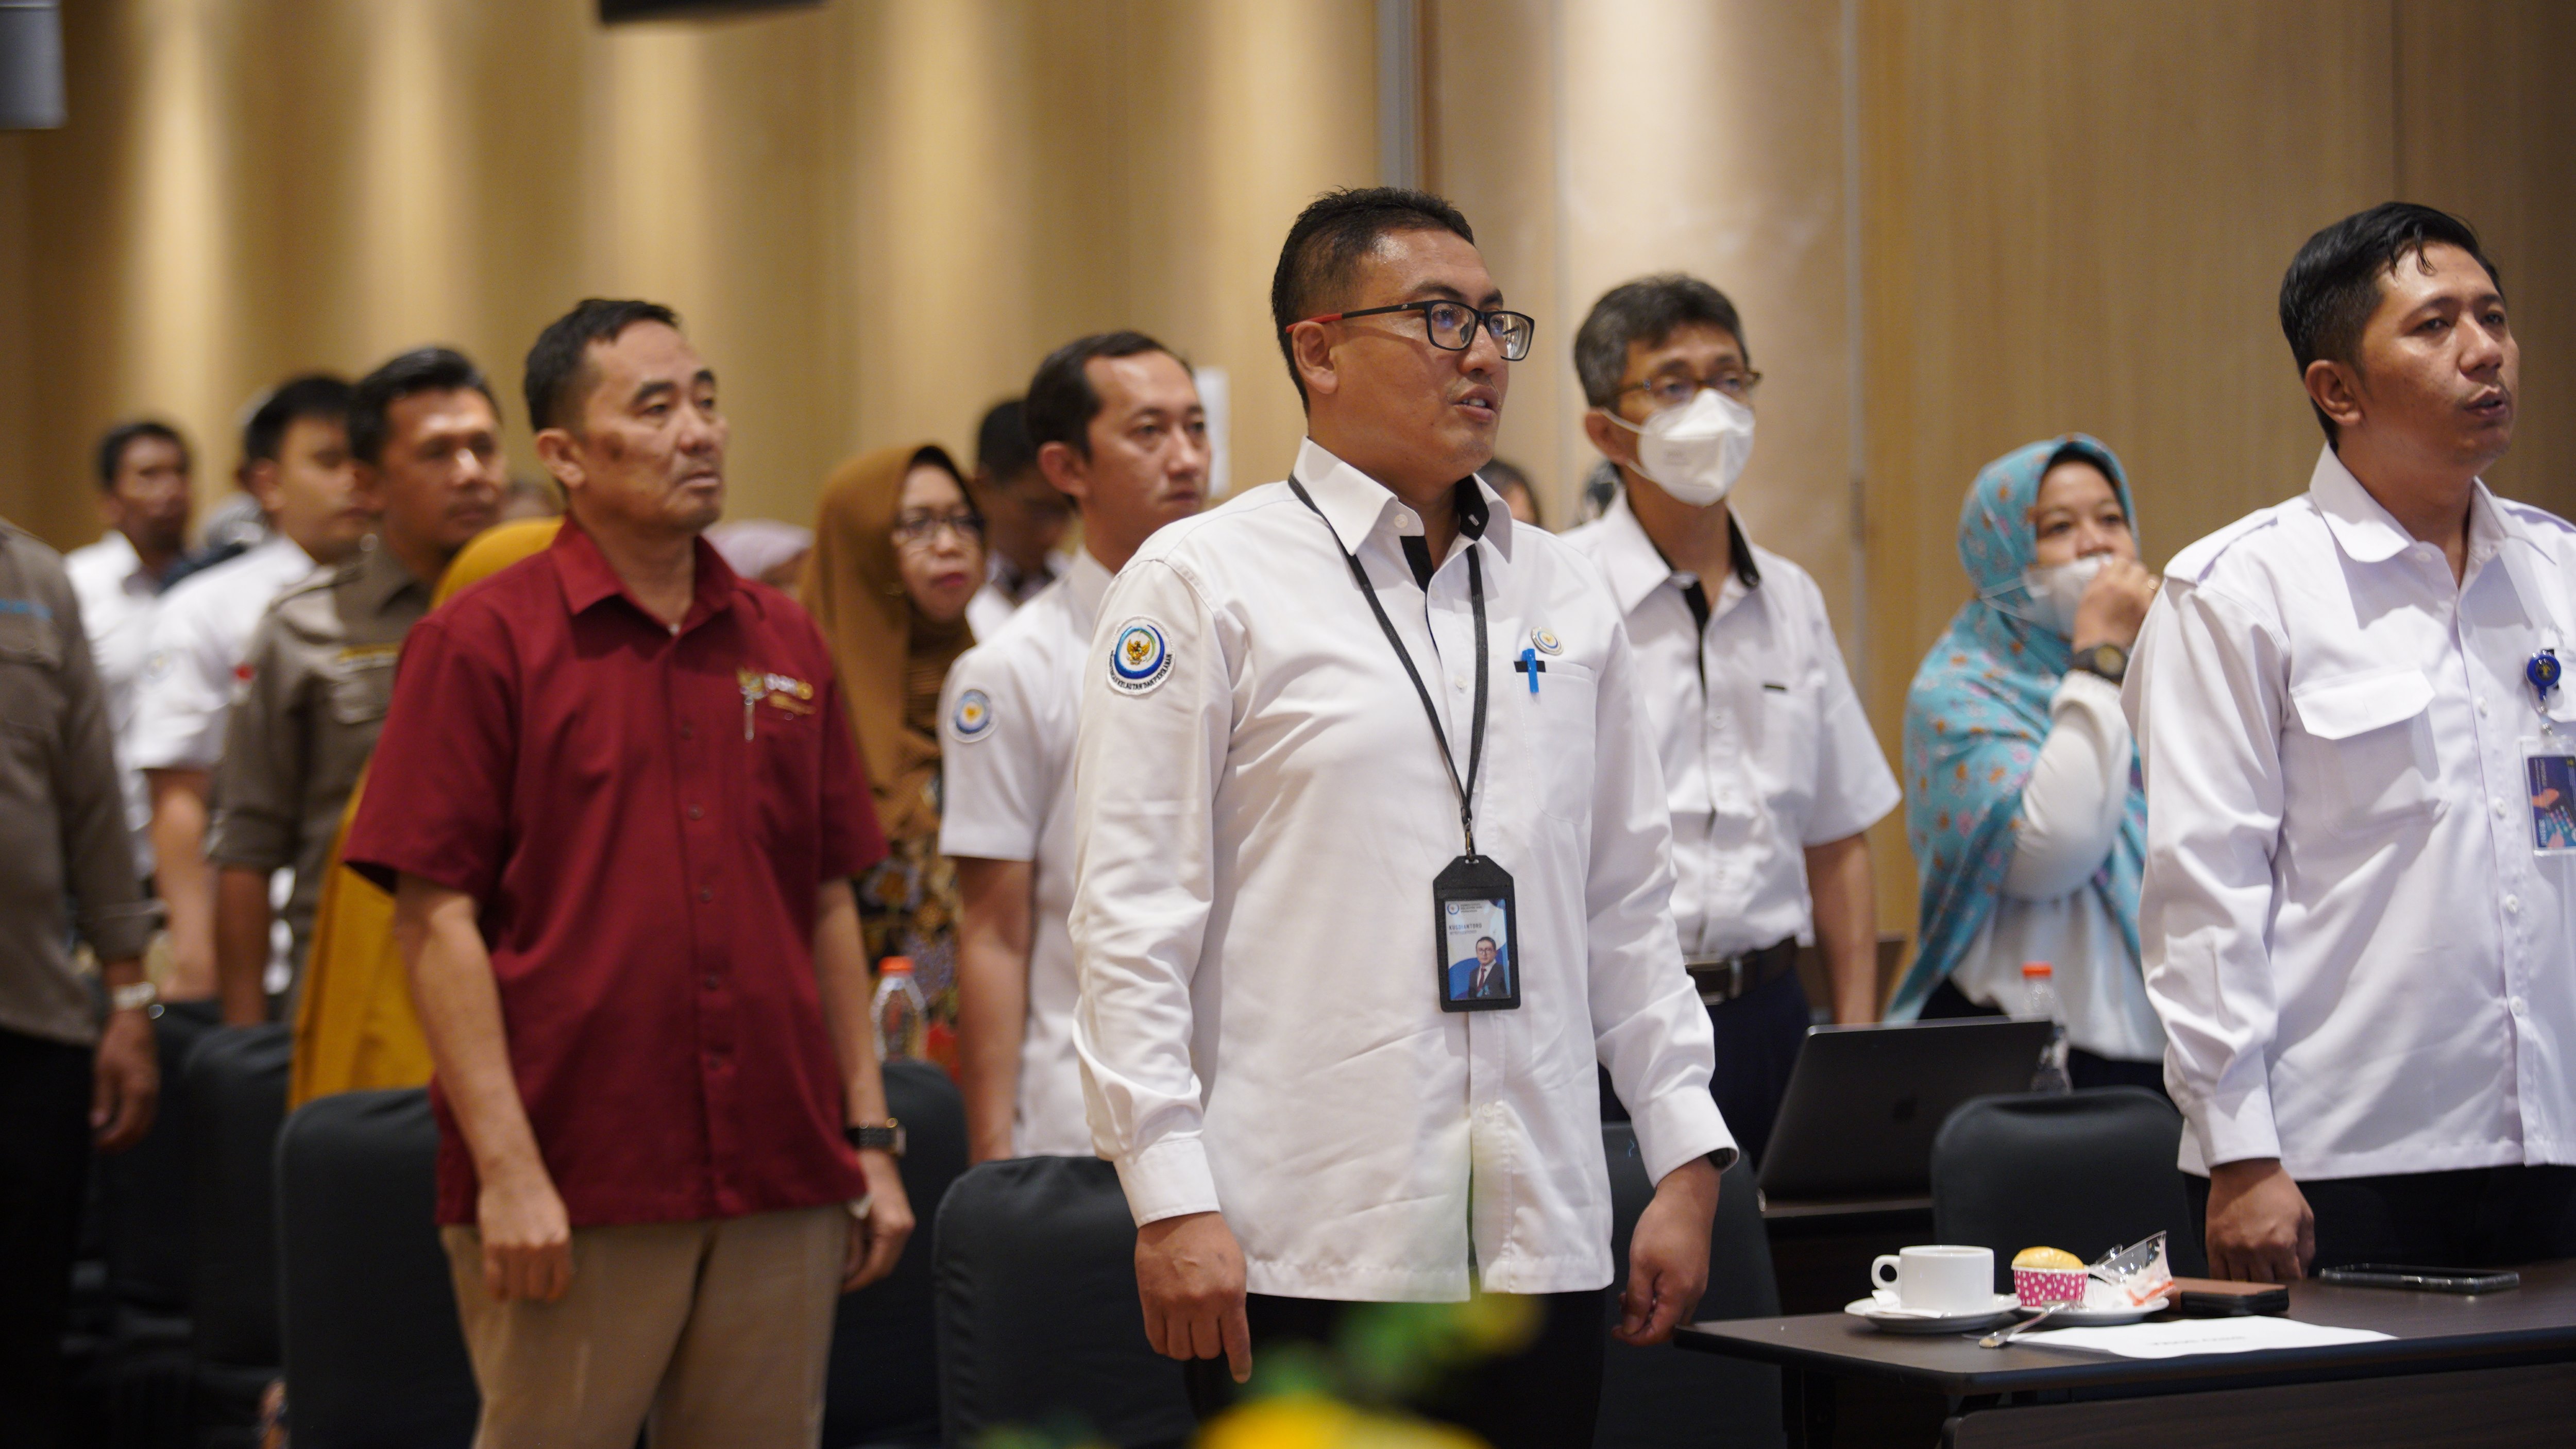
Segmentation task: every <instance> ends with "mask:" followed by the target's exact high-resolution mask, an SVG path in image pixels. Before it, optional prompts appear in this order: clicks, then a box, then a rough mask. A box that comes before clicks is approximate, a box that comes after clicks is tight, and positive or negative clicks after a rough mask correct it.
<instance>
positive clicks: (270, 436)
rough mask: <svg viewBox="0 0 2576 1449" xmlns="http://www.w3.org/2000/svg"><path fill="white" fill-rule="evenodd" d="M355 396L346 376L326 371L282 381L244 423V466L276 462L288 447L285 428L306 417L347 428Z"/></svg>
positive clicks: (354, 390)
mask: <svg viewBox="0 0 2576 1449" xmlns="http://www.w3.org/2000/svg"><path fill="white" fill-rule="evenodd" d="M355 395H356V389H354V388H352V387H350V386H349V384H348V381H347V379H345V378H338V377H334V376H332V375H331V374H329V373H327V372H308V373H306V374H304V375H303V376H301V377H290V378H288V379H287V380H286V381H284V382H281V383H279V384H278V385H277V386H276V387H275V388H273V389H271V390H270V392H269V394H268V396H266V397H264V398H261V399H260V400H259V406H258V407H255V408H253V409H251V413H250V418H249V419H248V421H246V422H244V423H243V424H242V464H243V466H245V467H247V466H249V465H250V464H253V463H274V462H276V461H277V454H278V450H279V449H281V448H283V447H285V446H286V430H287V429H288V428H291V427H293V426H294V425H295V424H296V423H297V422H299V421H302V420H304V419H311V420H312V421H314V422H318V423H330V424H333V425H334V426H337V427H342V428H345V427H347V426H348V425H349V400H350V398H352V397H353V396H355Z"/></svg>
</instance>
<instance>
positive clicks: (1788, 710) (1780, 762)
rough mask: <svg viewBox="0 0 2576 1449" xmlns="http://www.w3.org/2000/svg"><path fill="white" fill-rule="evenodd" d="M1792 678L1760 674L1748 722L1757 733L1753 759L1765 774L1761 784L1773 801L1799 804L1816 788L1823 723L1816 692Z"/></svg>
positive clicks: (1783, 675)
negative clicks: (1758, 697) (1759, 690)
mask: <svg viewBox="0 0 2576 1449" xmlns="http://www.w3.org/2000/svg"><path fill="white" fill-rule="evenodd" d="M1796 681H1797V676H1795V675H1793V674H1788V673H1786V672H1774V673H1771V674H1767V675H1765V676H1764V677H1763V680H1762V695H1761V699H1762V702H1761V704H1760V705H1759V706H1758V707H1757V709H1756V711H1755V713H1754V716H1753V719H1752V721H1751V724H1752V727H1753V728H1755V729H1757V730H1760V731H1761V732H1762V735H1761V738H1760V739H1759V740H1758V741H1756V742H1755V744H1756V750H1755V757H1756V758H1758V759H1759V760H1761V762H1762V773H1763V774H1764V775H1765V776H1767V777H1768V778H1766V779H1765V780H1764V781H1763V782H1762V783H1763V788H1764V790H1765V792H1766V793H1767V794H1768V795H1769V796H1770V797H1771V800H1772V801H1775V802H1803V801H1806V800H1808V799H1810V798H1812V797H1813V796H1814V794H1815V789H1816V751H1817V748H1818V746H1819V744H1820V740H1819V738H1818V736H1819V735H1820V734H1821V733H1822V732H1823V729H1824V722H1823V720H1822V718H1821V716H1820V715H1819V713H1818V710H1817V708H1816V706H1817V700H1816V695H1815V692H1814V691H1813V690H1806V689H1800V688H1798V687H1797V683H1796Z"/></svg>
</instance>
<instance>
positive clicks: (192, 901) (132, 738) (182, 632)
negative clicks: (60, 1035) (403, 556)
mask: <svg viewBox="0 0 2576 1449" xmlns="http://www.w3.org/2000/svg"><path fill="white" fill-rule="evenodd" d="M241 477H242V487H243V491H245V492H247V493H249V494H250V495H251V497H253V498H255V499H257V500H259V505H260V509H261V511H262V512H263V513H264V514H266V515H267V517H268V519H269V523H270V527H271V529H272V530H273V531H272V532H271V534H270V536H269V537H268V539H267V540H266V541H265V542H262V543H260V544H258V545H256V546H255V547H253V548H251V549H250V550H249V551H248V552H246V553H243V554H240V555H238V556H236V557H234V558H230V559H227V560H225V561H224V562H222V563H219V564H216V565H215V566H214V567H212V568H209V569H207V570H205V571H204V572H202V573H196V574H190V575H189V576H188V577H186V578H184V579H182V580H180V581H179V582H178V583H176V584H173V585H171V586H170V592H169V593H167V594H165V595H163V596H162V599H161V607H160V608H159V609H158V610H157V611H156V612H155V614H154V615H153V620H152V636H151V649H150V651H149V653H147V654H146V656H145V658H144V664H143V682H142V683H141V684H140V685H139V686H137V688H136V692H135V702H134V724H133V727H132V729H131V730H129V731H128V733H127V758H128V760H129V762H130V763H131V764H132V765H133V767H134V768H135V769H137V770H140V771H142V772H143V778H144V782H145V784H146V786H147V787H148V788H149V790H150V792H151V798H152V843H153V848H154V851H155V853H156V854H157V855H158V856H159V857H160V861H161V871H160V878H159V885H160V888H161V898H162V899H163V900H164V901H165V902H167V903H168V905H169V911H170V954H171V985H170V989H169V990H168V991H167V992H166V993H164V994H165V995H168V996H172V997H178V998H195V997H205V996H212V995H214V994H215V876H214V870H213V868H212V867H211V866H209V865H208V864H207V863H206V814H207V809H208V802H207V790H208V781H209V779H210V778H211V777H212V775H213V774H214V769H215V763H216V762H217V761H218V760H221V759H222V758H223V754H224V716H225V714H226V713H227V712H228V711H229V710H230V708H231V706H232V699H233V685H234V678H233V676H234V673H235V671H237V670H238V669H240V668H241V664H242V659H243V656H244V655H246V654H248V653H249V651H250V633H251V630H252V629H253V628H254V627H255V626H257V625H258V623H259V616H260V615H261V614H263V613H265V612H267V610H268V605H269V602H270V601H271V600H273V599H275V598H276V597H277V596H278V594H279V593H280V592H282V591H284V590H285V588H286V587H287V586H288V585H290V584H294V583H298V582H301V581H302V580H303V579H305V578H307V577H309V576H311V574H312V573H313V571H314V570H315V569H316V568H320V567H326V566H329V565H332V564H337V563H339V562H341V561H342V560H344V559H346V558H349V557H350V556H351V555H353V554H355V553H356V552H357V551H358V546H359V545H360V543H362V542H363V541H364V540H365V538H366V536H367V530H368V529H369V528H370V527H371V526H372V524H373V520H372V519H371V518H370V517H369V515H368V514H367V512H366V511H365V510H364V509H362V508H360V507H359V506H358V502H357V486H358V475H357V467H356V465H355V464H354V463H353V462H352V461H351V460H350V457H349V384H348V383H347V382H345V381H343V380H341V379H339V378H336V377H332V376H329V375H328V374H323V373H313V374H309V375H307V376H303V377H297V378H290V379H288V380H287V381H285V382H283V383H280V384H278V386H277V387H276V388H275V389H274V390H272V391H271V392H270V393H269V395H268V396H267V397H266V398H263V399H261V401H260V405H259V406H258V407H257V408H255V409H253V410H252V412H251V415H250V421H249V422H248V423H246V424H244V425H243V427H242V474H241Z"/></svg>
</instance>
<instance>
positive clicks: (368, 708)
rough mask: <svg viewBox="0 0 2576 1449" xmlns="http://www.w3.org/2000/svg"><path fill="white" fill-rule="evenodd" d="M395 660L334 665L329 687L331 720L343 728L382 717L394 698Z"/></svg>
mask: <svg viewBox="0 0 2576 1449" xmlns="http://www.w3.org/2000/svg"><path fill="white" fill-rule="evenodd" d="M393 666H394V661H393V659H392V657H391V656H387V657H385V658H382V659H375V658H367V659H355V660H344V661H342V662H341V663H339V664H337V665H335V666H333V668H332V671H331V683H330V685H329V695H330V705H331V718H332V719H333V720H334V721H336V722H338V723H340V724H344V725H358V724H369V723H372V722H374V721H376V720H380V719H383V718H384V717H385V706H386V705H387V704H388V703H390V702H391V701H392V699H393V692H394V667H393Z"/></svg>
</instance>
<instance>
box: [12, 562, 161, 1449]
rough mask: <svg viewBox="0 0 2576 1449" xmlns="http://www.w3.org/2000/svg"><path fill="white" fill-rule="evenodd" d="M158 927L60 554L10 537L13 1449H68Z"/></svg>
mask: <svg viewBox="0 0 2576 1449" xmlns="http://www.w3.org/2000/svg"><path fill="white" fill-rule="evenodd" d="M75 900H76V901H77V902H78V903H79V916H78V918H77V920H75V919H73V917H72V915H71V907H72V903H73V902H74V901H75ZM152 923H153V910H152V906H151V904H150V903H149V902H147V901H145V900H144V899H143V888H142V883H141V882H140V881H139V880H137V879H136V877H135V873H134V851H133V845H132V842H131V841H130V840H129V839H128V837H127V835H126V828H125V804H124V797H123V795H122V793H121V792H120V790H119V788H118V784H117V777H116V755H115V747H114V743H113V736H112V732H111V731H110V728H109V725H108V718H107V701H106V692H105V690H104V688H103V687H102V686H101V684H100V682H99V676H98V669H97V666H96V665H95V664H94V663H93V662H92V660H91V658H90V648H89V637H88V635H86V634H85V633H83V632H82V629H81V611H80V603H79V600H78V598H77V597H76V596H75V595H74V593H73V591H72V585H71V581H70V580H69V579H68V578H67V577H66V576H65V575H64V573H63V562H62V559H61V558H60V557H58V556H57V555H56V554H55V553H54V551H53V550H52V549H49V548H47V547H45V546H44V545H43V544H41V543H38V542H37V541H36V540H34V539H32V538H30V537H28V536H27V535H26V534H23V533H21V532H19V531H18V530H17V529H15V528H12V527H10V526H9V525H8V524H6V523H0V1104H6V1110H5V1111H0V1244H6V1245H7V1246H6V1250H5V1251H6V1257H5V1260H0V1261H5V1263H6V1270H5V1271H0V1426H6V1432H5V1437H6V1438H7V1440H8V1442H9V1443H10V1444H11V1445H13V1446H17V1445H26V1446H45V1445H52V1444H55V1443H59V1442H62V1441H61V1438H60V1435H61V1434H62V1432H63V1424H62V1382H63V1378H64V1375H63V1368H62V1357H61V1345H62V1336H63V1328H64V1320H65V1316H66V1312H67V1309H68V1307H69V1304H70V1292H71V1266H72V1251H73V1247H74V1245H75V1243H76V1242H77V1241H78V1238H79V1225H80V1207H81V1189H82V1184H83V1183H84V1182H85V1181H86V1180H87V1177H88V1169H89V1154H90V1149H91V1146H92V1142H93V1135H94V1136H95V1143H96V1146H97V1147H98V1148H99V1149H100V1150H102V1151H108V1152H114V1151H118V1150H121V1149H123V1148H126V1147H130V1146H132V1145H133V1144H134V1143H135V1142H136V1141H137V1140H138V1139H140V1138H141V1137H142V1136H143V1133H144V1130H145V1129H146V1128H148V1127H149V1126H150V1125H151V1122H152V1107H153V1101H154V1098H155V1096H156V1094H157V1091H158V1087H159V1072H158V1069H157V1067H156V1066H155V1058H154V1056H153V1049H152V1023H151V1021H150V1019H149V1018H148V1017H147V1016H146V1015H145V1009H146V1008H147V1007H149V1006H150V1005H151V1004H152V988H151V987H150V986H147V985H144V984H143V966H142V961H141V957H142V955H143V943H144V940H145V938H146V937H148V936H149V935H150V934H151V932H152ZM75 926H77V927H78V930H79V934H80V935H81V937H82V938H84V939H86V940H87V941H88V942H89V944H90V947H91V949H92V950H94V951H96V952H97V953H98V958H99V960H100V962H101V963H102V964H101V966H100V968H99V974H100V975H101V976H102V977H103V978H105V981H106V984H107V987H108V995H109V1003H110V1005H111V1007H112V1008H113V1009H112V1010H111V1011H110V1012H109V1013H108V1016H107V1021H106V1025H105V1027H104V1028H103V1029H102V1027H101V1025H100V1021H99V1014H98V1010H97V1008H96V1007H95V1006H94V1005H93V1004H92V998H91V995H90V990H89V986H88V984H87V983H86V982H84V981H82V980H81V979H80V977H79V976H78V975H76V974H75V973H74V972H73V969H72V961H71V952H70V950H69V948H68V945H67V943H68V941H69V940H70V938H71V935H72V933H73V928H74V927H75Z"/></svg>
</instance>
